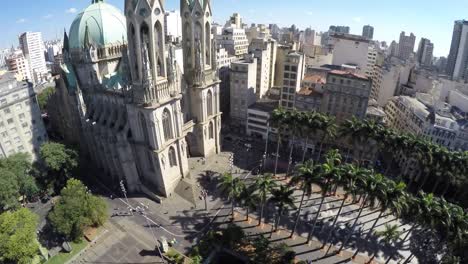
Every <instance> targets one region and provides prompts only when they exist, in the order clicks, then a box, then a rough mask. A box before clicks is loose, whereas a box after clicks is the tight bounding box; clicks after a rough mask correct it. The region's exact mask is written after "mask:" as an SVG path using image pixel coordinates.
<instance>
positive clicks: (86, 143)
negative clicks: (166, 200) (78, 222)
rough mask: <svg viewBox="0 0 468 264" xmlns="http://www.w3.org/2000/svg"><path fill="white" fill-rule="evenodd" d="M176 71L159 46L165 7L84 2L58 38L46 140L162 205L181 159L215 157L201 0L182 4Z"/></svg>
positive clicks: (212, 73) (206, 16) (215, 109)
mask: <svg viewBox="0 0 468 264" xmlns="http://www.w3.org/2000/svg"><path fill="white" fill-rule="evenodd" d="M180 9H181V12H180V14H181V17H182V28H183V34H182V36H183V37H182V44H181V45H182V47H181V48H182V52H183V62H181V61H177V59H176V56H175V44H174V43H171V42H170V41H168V40H166V38H165V34H164V28H165V24H164V23H165V20H164V16H165V10H164V0H126V1H125V10H124V14H122V13H121V11H120V10H119V9H117V8H115V7H114V6H112V5H110V4H108V3H106V2H104V1H103V0H93V1H92V3H91V5H89V6H88V7H87V8H85V9H84V10H83V11H82V12H80V13H79V14H78V15H77V16H76V18H75V20H74V21H73V23H72V25H71V27H70V30H69V32H68V34H67V33H66V32H65V35H64V40H63V41H64V45H63V47H64V48H63V63H62V65H61V74H60V77H59V78H57V80H56V93H55V94H54V96H53V97H52V98H51V103H50V105H52V107H51V109H49V116H50V121H51V124H52V126H53V129H54V130H55V131H58V132H59V134H60V135H61V136H62V137H63V138H64V140H65V141H66V142H68V143H71V144H76V145H78V146H79V147H80V150H81V151H83V152H85V153H86V154H87V156H88V157H89V159H90V160H91V161H92V163H94V164H95V165H96V166H97V167H98V168H99V169H100V171H102V175H93V176H94V177H99V178H101V179H105V182H106V183H109V184H112V185H113V186H118V184H119V182H121V181H123V182H124V184H125V186H126V188H127V190H128V191H129V192H145V193H147V192H152V193H155V194H157V195H158V196H162V197H167V196H170V195H171V194H172V193H173V192H175V191H176V188H178V187H177V186H178V185H180V183H181V182H182V181H183V180H184V179H185V178H190V171H189V165H188V157H194V156H195V157H209V156H211V155H216V154H218V153H219V152H220V131H221V112H220V111H219V109H220V107H219V80H218V78H217V75H216V53H215V43H214V39H213V36H212V35H211V30H210V29H211V23H212V12H211V4H210V0H181V4H180Z"/></svg>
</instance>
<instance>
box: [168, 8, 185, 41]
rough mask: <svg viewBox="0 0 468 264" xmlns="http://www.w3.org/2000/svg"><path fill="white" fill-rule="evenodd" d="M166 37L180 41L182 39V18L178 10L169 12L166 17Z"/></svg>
mask: <svg viewBox="0 0 468 264" xmlns="http://www.w3.org/2000/svg"><path fill="white" fill-rule="evenodd" d="M164 32H165V34H166V37H168V38H169V36H170V38H172V39H173V40H175V41H176V40H178V41H180V40H181V39H182V18H181V17H180V12H179V11H178V10H173V11H167V12H166V14H165V17H164Z"/></svg>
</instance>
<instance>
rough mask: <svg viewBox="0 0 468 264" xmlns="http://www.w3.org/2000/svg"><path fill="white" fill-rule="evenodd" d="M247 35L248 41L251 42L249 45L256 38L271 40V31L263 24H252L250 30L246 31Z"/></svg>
mask: <svg viewBox="0 0 468 264" xmlns="http://www.w3.org/2000/svg"><path fill="white" fill-rule="evenodd" d="M245 35H246V36H247V40H248V41H249V43H251V42H252V40H253V39H256V38H261V39H270V38H271V34H270V29H269V28H268V27H267V26H265V25H263V24H258V25H255V24H252V25H251V26H250V27H249V28H246V29H245Z"/></svg>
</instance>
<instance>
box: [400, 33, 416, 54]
mask: <svg viewBox="0 0 468 264" xmlns="http://www.w3.org/2000/svg"><path fill="white" fill-rule="evenodd" d="M415 42H416V36H415V35H414V34H413V33H411V34H410V35H409V36H406V34H405V32H404V31H402V32H401V33H400V41H399V42H398V57H399V58H400V59H402V60H407V59H409V58H410V56H411V54H412V53H413V52H414V44H415Z"/></svg>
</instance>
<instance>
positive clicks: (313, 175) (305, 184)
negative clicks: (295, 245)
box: [289, 161, 322, 237]
mask: <svg viewBox="0 0 468 264" xmlns="http://www.w3.org/2000/svg"><path fill="white" fill-rule="evenodd" d="M319 170H320V166H317V165H314V163H313V161H307V162H305V163H303V164H301V165H299V166H298V167H297V169H296V174H295V175H294V176H293V177H292V178H291V181H290V182H289V184H290V185H296V184H299V185H300V189H301V190H302V196H301V202H300V203H299V209H297V216H296V220H295V221H294V227H293V229H292V230H291V235H290V237H292V236H293V234H294V232H296V228H297V225H298V222H299V218H300V216H301V209H302V206H303V203H304V197H305V196H306V195H307V196H308V197H310V196H311V195H312V188H313V184H315V183H320V182H321V180H322V179H321V175H320V171H319Z"/></svg>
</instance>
